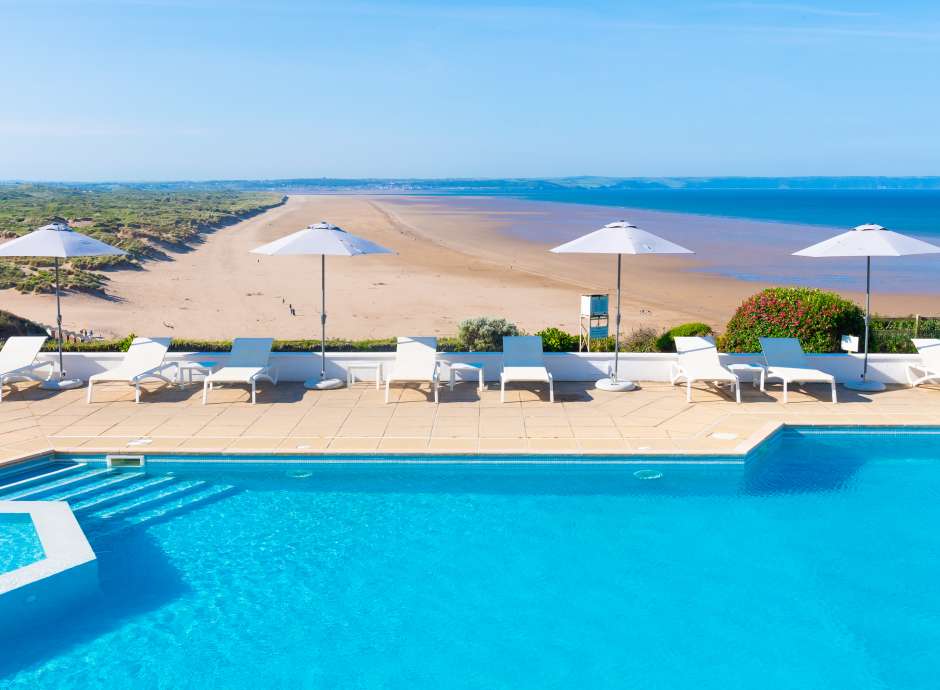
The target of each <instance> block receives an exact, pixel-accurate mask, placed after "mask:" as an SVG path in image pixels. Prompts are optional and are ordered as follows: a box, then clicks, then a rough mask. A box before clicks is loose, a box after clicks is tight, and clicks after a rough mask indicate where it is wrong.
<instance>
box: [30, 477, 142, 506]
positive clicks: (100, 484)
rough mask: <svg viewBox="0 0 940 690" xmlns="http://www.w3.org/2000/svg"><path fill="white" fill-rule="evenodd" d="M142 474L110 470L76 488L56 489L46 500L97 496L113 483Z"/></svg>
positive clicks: (131, 479) (122, 481) (69, 500)
mask: <svg viewBox="0 0 940 690" xmlns="http://www.w3.org/2000/svg"><path fill="white" fill-rule="evenodd" d="M142 476H143V472H110V473H108V474H106V475H105V476H103V477H101V478H99V479H97V480H96V481H94V482H92V483H90V484H83V485H82V486H80V487H78V488H73V489H70V490H68V491H57V492H55V493H52V494H49V495H48V496H46V498H45V500H47V501H68V502H69V503H70V504H71V502H72V501H73V500H84V499H86V498H88V497H90V496H97V495H98V494H100V493H101V492H103V491H107V490H108V489H110V488H111V487H112V486H114V485H115V484H123V483H125V482H130V481H134V480H136V479H139V478H140V477H142Z"/></svg>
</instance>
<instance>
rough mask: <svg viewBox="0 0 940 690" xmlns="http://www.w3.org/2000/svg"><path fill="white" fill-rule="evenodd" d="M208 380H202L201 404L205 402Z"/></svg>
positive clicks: (207, 393)
mask: <svg viewBox="0 0 940 690" xmlns="http://www.w3.org/2000/svg"><path fill="white" fill-rule="evenodd" d="M209 385H210V384H209V380H208V379H204V380H203V382H202V404H203V405H205V404H206V397H207V396H208V395H209Z"/></svg>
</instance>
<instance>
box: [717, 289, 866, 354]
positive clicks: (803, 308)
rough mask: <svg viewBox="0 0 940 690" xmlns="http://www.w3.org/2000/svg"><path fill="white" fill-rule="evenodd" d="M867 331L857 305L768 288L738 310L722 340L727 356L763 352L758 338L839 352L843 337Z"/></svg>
mask: <svg viewBox="0 0 940 690" xmlns="http://www.w3.org/2000/svg"><path fill="white" fill-rule="evenodd" d="M863 330H864V315H863V313H862V310H861V309H860V308H859V307H858V305H856V304H855V303H854V302H850V301H848V300H846V299H844V298H842V297H840V296H839V295H837V294H835V293H833V292H825V291H823V290H817V289H814V288H769V289H767V290H764V291H762V292H759V293H757V294H756V295H753V296H751V297H749V298H748V299H747V300H745V301H744V303H743V304H742V305H741V306H740V307H738V310H737V311H736V312H735V314H734V316H733V317H731V320H730V321H729V322H728V326H727V328H726V329H725V333H724V335H723V336H722V338H721V340H720V343H719V344H720V347H721V348H722V349H724V350H725V351H726V352H760V342H759V341H758V338H760V337H768V338H799V339H800V343H801V344H802V345H803V349H804V350H806V351H807V352H838V351H839V349H840V337H841V336H842V335H847V334H859V333H862V332H863Z"/></svg>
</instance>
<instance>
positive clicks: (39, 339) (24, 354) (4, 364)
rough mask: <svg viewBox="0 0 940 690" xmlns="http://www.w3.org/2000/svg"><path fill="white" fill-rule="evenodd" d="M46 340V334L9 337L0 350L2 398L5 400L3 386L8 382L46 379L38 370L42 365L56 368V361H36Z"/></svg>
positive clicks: (0, 394)
mask: <svg viewBox="0 0 940 690" xmlns="http://www.w3.org/2000/svg"><path fill="white" fill-rule="evenodd" d="M44 342H46V336H44V335H37V336H32V335H13V336H10V337H9V338H7V341H6V342H5V343H4V344H3V349H2V350H0V400H3V386H5V385H6V384H7V383H12V382H13V381H44V380H45V379H43V378H42V377H41V376H40V375H39V374H37V373H36V371H37V370H39V369H41V368H42V367H51V368H52V369H54V368H55V363H54V362H37V361H36V356H37V355H38V354H39V351H40V350H41V349H42V344H43V343H44ZM50 372H51V370H50Z"/></svg>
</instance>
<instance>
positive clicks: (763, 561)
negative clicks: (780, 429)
mask: <svg viewBox="0 0 940 690" xmlns="http://www.w3.org/2000/svg"><path fill="white" fill-rule="evenodd" d="M77 460H82V459H81V458H58V459H57V461H56V462H57V463H58V464H57V465H56V467H57V468H60V469H67V471H65V472H63V473H61V474H58V475H56V478H55V479H52V480H49V481H48V482H45V484H56V483H58V485H57V486H51V487H50V488H48V489H46V490H45V493H42V491H40V495H39V496H37V495H36V493H35V492H34V493H33V495H32V496H30V498H31V499H36V498H40V497H44V498H51V497H54V496H55V495H60V496H61V495H70V496H71V497H70V503H71V505H72V506H73V509H74V510H75V511H76V513H77V515H78V517H79V520H80V522H81V523H82V525H83V527H84V528H85V530H86V532H87V534H88V537H89V540H90V541H91V543H92V546H93V547H94V549H95V551H96V552H97V554H98V559H99V562H98V568H99V572H100V577H101V584H102V593H101V595H100V597H98V598H97V599H96V600H95V601H92V602H89V604H88V605H87V606H86V607H84V608H83V609H81V610H80V611H75V612H71V613H70V614H69V616H68V617H67V618H66V619H65V620H64V621H58V622H55V623H54V624H50V625H47V626H44V627H41V628H39V629H33V630H29V631H28V632H24V631H22V630H21V631H19V633H18V634H17V635H16V636H15V637H13V638H12V639H9V640H3V641H0V649H2V650H3V652H2V654H0V678H5V681H4V683H5V684H3V686H4V687H5V688H7V687H8V688H40V687H55V688H97V687H101V688H105V687H107V688H149V687H164V688H190V687H193V688H195V687H199V688H257V687H266V688H267V687H275V688H281V687H283V688H300V687H310V688H391V689H394V688H412V689H413V688H571V687H583V688H693V687H694V688H708V689H710V688H722V689H728V688H756V687H760V688H835V689H840V688H852V689H853V690H859V689H864V688H928V687H931V688H932V687H935V686H936V668H937V664H938V662H940V588H938V587H937V582H938V580H940V530H938V529H937V525H938V524H940V500H938V499H940V462H938V460H940V434H938V433H937V432H936V431H934V430H921V431H920V432H917V433H910V432H903V433H902V432H900V431H899V430H883V431H880V432H877V433H873V434H869V433H860V432H858V431H857V430H846V429H829V430H818V431H810V430H805V429H800V430H788V431H786V432H785V433H782V434H779V435H777V436H776V437H775V438H774V439H773V440H772V441H771V442H770V443H768V444H767V445H766V446H765V447H763V448H762V449H761V450H760V451H759V452H757V453H755V454H754V455H752V456H751V457H749V458H748V461H747V463H745V464H741V463H737V462H734V461H733V460H731V459H728V462H727V464H721V463H719V464H709V465H694V464H693V465H673V464H665V463H662V462H658V461H655V460H651V462H649V463H648V464H645V465H640V466H638V465H619V464H592V463H585V462H579V461H577V460H575V461H573V462H571V463H567V464H547V465H516V464H512V463H508V464H503V465H493V464H485V465H482V464H481V465H467V464H459V463H458V464H449V463H445V462H437V463H434V462H432V463H425V464H413V465H412V464H394V463H391V464H349V463H334V464H304V463H299V464H292V465H282V464H268V465H261V464H258V463H248V464H241V465H235V464H218V463H215V464H208V463H205V464H189V465H186V464H172V463H164V462H156V461H154V462H151V463H150V464H149V465H148V469H147V472H146V473H141V472H139V471H136V470H133V471H128V470H122V471H121V472H117V473H114V472H108V471H107V470H104V469H103V468H102V467H101V466H100V465H95V464H93V463H92V464H86V465H84V466H77V467H76V466H75V461H77ZM719 460H720V459H719ZM59 466H61V467H59ZM643 470H647V472H643ZM650 470H651V471H650ZM96 472H97V473H98V474H93V473H96ZM637 472H640V475H639V476H637V475H636V473H637ZM657 473H661V476H660V477H659V478H654V479H650V478H647V477H656V476H657ZM82 477H84V479H83V478H82ZM68 482H71V483H68ZM43 485H44V483H39V484H38V485H37V487H35V488H39V489H41V487H42V486H43ZM99 485H102V486H100V488H94V487H97V486H99ZM82 487H86V490H84V491H82V490H81V488H82ZM22 491H23V489H20V492H21V493H22ZM0 497H2V494H0ZM148 497H149V499H148Z"/></svg>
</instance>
